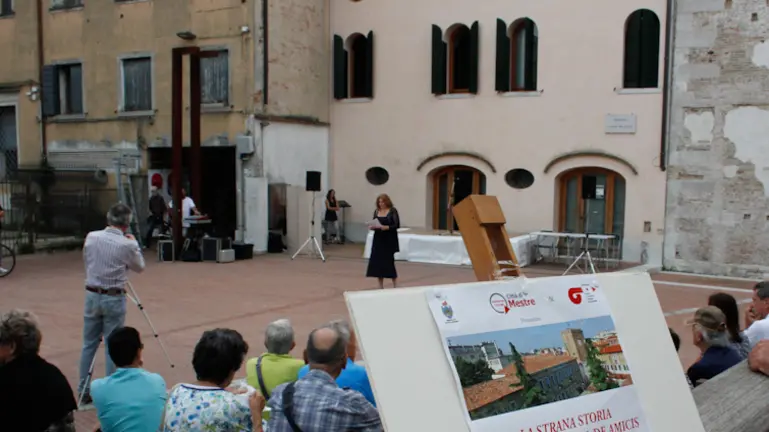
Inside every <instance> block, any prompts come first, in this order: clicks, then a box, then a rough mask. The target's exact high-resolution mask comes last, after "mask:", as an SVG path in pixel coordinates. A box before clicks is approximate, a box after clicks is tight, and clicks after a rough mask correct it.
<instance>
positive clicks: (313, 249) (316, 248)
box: [291, 192, 326, 262]
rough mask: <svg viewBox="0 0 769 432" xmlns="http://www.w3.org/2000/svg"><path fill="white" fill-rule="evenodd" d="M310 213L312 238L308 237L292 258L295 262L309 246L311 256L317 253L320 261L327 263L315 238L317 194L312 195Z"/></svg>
mask: <svg viewBox="0 0 769 432" xmlns="http://www.w3.org/2000/svg"><path fill="white" fill-rule="evenodd" d="M310 212H311V213H312V219H311V221H310V236H309V237H307V240H305V241H304V243H302V245H301V246H299V249H297V250H296V252H294V255H292V256H291V259H292V260H293V259H294V258H296V257H297V255H299V254H300V253H302V251H303V250H304V248H306V247H307V246H310V247H311V250H310V252H311V254H312V255H315V252H317V253H318V255H320V259H322V260H323V262H326V256H325V255H323V250H321V248H320V244H319V243H318V239H317V238H316V237H315V192H313V193H312V209H311V210H310Z"/></svg>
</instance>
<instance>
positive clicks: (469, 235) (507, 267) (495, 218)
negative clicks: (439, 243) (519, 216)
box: [452, 195, 523, 281]
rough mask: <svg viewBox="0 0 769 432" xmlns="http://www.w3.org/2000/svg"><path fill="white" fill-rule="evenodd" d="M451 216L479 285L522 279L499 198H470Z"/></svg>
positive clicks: (457, 206)
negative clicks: (511, 278) (479, 282)
mask: <svg viewBox="0 0 769 432" xmlns="http://www.w3.org/2000/svg"><path fill="white" fill-rule="evenodd" d="M452 213H453V215H454V219H455V220H456V221H457V226H458V227H459V230H460V232H461V233H462V240H463V241H464V242H465V247H466V248H467V254H468V255H469V256H470V261H471V262H472V264H473V270H474V271H475V277H476V278H477V279H478V280H479V281H492V280H499V279H503V278H505V277H520V276H523V273H522V272H521V269H520V267H519V266H518V259H517V258H516V256H515V252H514V251H513V246H512V245H511V244H510V238H509V237H508V235H507V231H506V230H505V215H504V214H502V208H501V207H500V206H499V201H498V200H497V197H495V196H489V195H470V196H468V197H467V198H465V199H463V200H462V201H461V202H460V203H459V204H457V205H455V206H454V207H453V209H452Z"/></svg>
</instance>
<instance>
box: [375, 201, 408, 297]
mask: <svg viewBox="0 0 769 432" xmlns="http://www.w3.org/2000/svg"><path fill="white" fill-rule="evenodd" d="M368 226H369V229H370V230H372V231H374V241H373V242H372V243H371V256H370V257H369V260H368V270H367V271H366V277H375V278H377V279H378V280H379V288H380V289H383V288H384V280H385V279H392V281H393V288H395V287H396V286H397V281H398V272H397V271H396V270H395V253H396V252H399V251H400V245H399V244H398V228H400V226H401V221H400V218H399V217H398V210H396V209H395V207H393V202H392V200H390V197H389V196H388V195H387V194H381V195H379V196H378V197H377V198H376V210H374V218H373V220H372V221H371V222H369V224H368Z"/></svg>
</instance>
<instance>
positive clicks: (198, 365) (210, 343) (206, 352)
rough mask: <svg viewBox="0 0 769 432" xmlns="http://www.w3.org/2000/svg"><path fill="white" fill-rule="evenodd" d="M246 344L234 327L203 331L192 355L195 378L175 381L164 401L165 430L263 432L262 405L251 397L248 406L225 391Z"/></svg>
mask: <svg viewBox="0 0 769 432" xmlns="http://www.w3.org/2000/svg"><path fill="white" fill-rule="evenodd" d="M246 353H248V344H247V343H246V342H245V341H244V340H243V336H241V335H240V333H238V332H237V331H235V330H230V329H214V330H209V331H206V332H204V333H203V336H202V337H201V338H200V340H199V341H198V343H197V345H195V351H194V352H193V354H192V368H193V369H195V374H196V375H197V381H195V382H194V383H192V384H178V385H176V386H174V388H173V390H171V394H170V396H169V397H168V403H167V404H166V410H165V419H164V421H163V431H164V432H187V431H207V430H211V431H217V432H230V431H254V432H261V431H262V421H261V419H262V407H263V406H264V405H263V399H262V400H261V402H262V407H259V406H258V403H259V399H260V398H257V397H254V396H253V394H252V397H251V398H250V399H249V401H248V402H249V403H248V405H247V404H246V403H245V402H244V401H243V400H241V397H239V396H237V395H235V394H234V393H232V392H230V391H228V390H226V388H227V386H229V385H230V383H231V382H232V379H233V377H234V376H235V373H236V372H237V371H238V370H239V369H240V367H241V366H242V365H243V360H244V359H245V356H246Z"/></svg>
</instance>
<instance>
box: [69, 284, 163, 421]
mask: <svg viewBox="0 0 769 432" xmlns="http://www.w3.org/2000/svg"><path fill="white" fill-rule="evenodd" d="M126 286H127V287H128V290H129V291H130V292H131V293H130V294H129V293H126V297H128V299H129V300H131V301H132V302H133V304H135V305H136V307H137V308H139V311H141V313H142V315H143V316H144V320H145V321H147V324H149V326H150V329H152V336H154V337H155V339H156V340H157V341H158V344H160V349H161V350H162V351H163V354H164V355H165V356H166V360H168V364H169V365H171V367H172V368H173V367H174V363H173V362H172V361H171V357H170V356H169V355H168V351H167V350H166V347H165V345H163V341H162V340H160V335H158V332H157V330H155V326H154V325H153V324H152V321H151V320H150V317H149V315H147V311H146V310H144V306H143V305H142V303H141V299H140V298H139V295H138V294H136V290H135V289H134V286H133V284H131V282H126ZM103 340H104V337H103V336H102V338H101V340H100V341H99V344H101V342H102V341H103ZM95 364H96V353H94V355H93V359H92V360H91V366H90V367H89V368H88V375H86V377H85V382H84V383H83V389H82V390H81V391H80V395H78V398H77V407H78V409H80V408H81V406H82V405H83V398H84V397H85V394H86V391H88V388H89V386H90V384H91V379H92V378H93V369H94V365H95Z"/></svg>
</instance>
